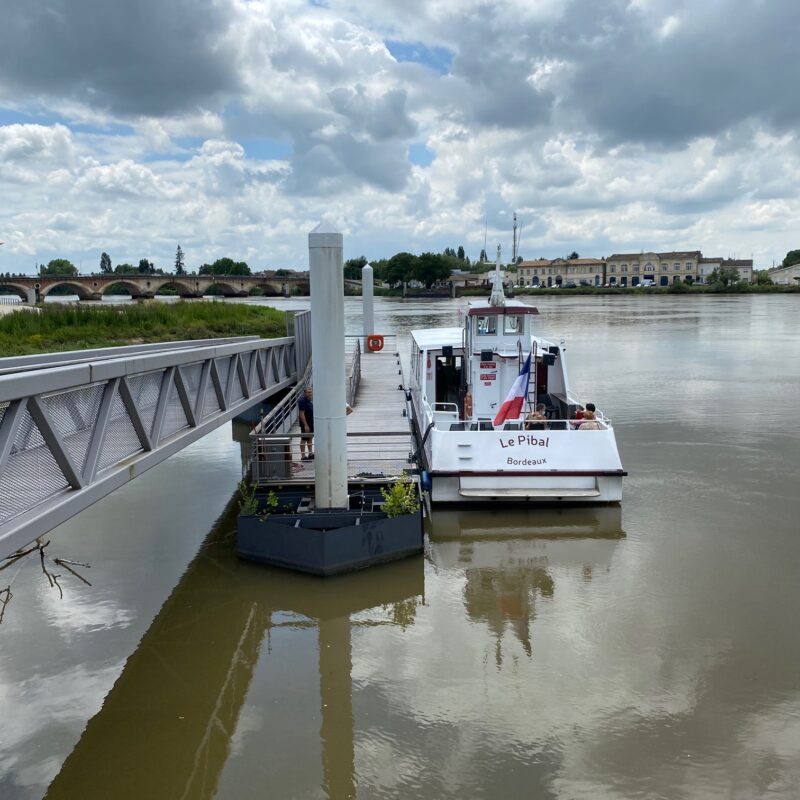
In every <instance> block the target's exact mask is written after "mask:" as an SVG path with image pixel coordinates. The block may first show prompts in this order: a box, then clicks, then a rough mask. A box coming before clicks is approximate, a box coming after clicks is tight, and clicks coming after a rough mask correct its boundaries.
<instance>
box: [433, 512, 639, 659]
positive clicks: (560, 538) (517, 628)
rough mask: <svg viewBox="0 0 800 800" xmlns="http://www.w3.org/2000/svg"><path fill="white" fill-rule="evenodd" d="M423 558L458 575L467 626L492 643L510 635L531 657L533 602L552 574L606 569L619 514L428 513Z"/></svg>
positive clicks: (546, 594) (551, 585)
mask: <svg viewBox="0 0 800 800" xmlns="http://www.w3.org/2000/svg"><path fill="white" fill-rule="evenodd" d="M428 532H429V537H430V559H431V562H432V563H433V564H434V565H435V566H436V567H437V568H439V569H442V570H445V569H447V570H449V569H456V570H461V571H463V573H464V575H465V578H466V583H465V586H464V604H465V607H466V611H467V615H468V617H469V619H470V620H471V621H472V622H483V623H484V624H486V625H487V627H488V628H489V630H490V631H491V633H492V634H493V636H494V639H495V643H496V644H495V660H496V662H497V664H498V665H500V664H501V663H502V659H503V654H502V648H501V638H502V636H503V634H504V632H505V631H506V630H508V629H510V630H512V631H513V633H514V635H515V637H516V638H517V639H518V640H519V642H520V644H521V645H522V648H523V650H524V651H525V653H526V654H527V655H529V656H530V655H532V652H533V648H532V643H531V625H532V623H533V621H534V619H535V618H536V600H537V597H538V598H548V599H549V598H552V597H553V595H554V593H555V591H556V580H557V577H558V575H559V573H564V572H565V571H569V572H575V571H579V573H580V579H581V580H583V581H590V580H591V579H592V577H593V576H594V575H595V574H597V573H598V572H599V571H602V572H605V571H607V570H608V569H609V567H610V564H611V559H612V557H613V555H614V551H615V549H616V545H617V540H619V539H621V538H623V537H624V536H625V532H624V531H623V529H622V509H621V508H620V507H619V506H617V505H615V506H602V507H595V508H563V509H531V510H522V511H520V510H515V511H512V510H505V509H501V510H498V511H490V510H477V509H475V510H472V509H470V510H466V509H463V510H459V511H440V510H438V509H437V510H436V511H435V513H434V514H433V518H432V520H429V527H428Z"/></svg>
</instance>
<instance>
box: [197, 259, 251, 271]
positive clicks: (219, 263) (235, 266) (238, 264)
mask: <svg viewBox="0 0 800 800" xmlns="http://www.w3.org/2000/svg"><path fill="white" fill-rule="evenodd" d="M200 274H201V275H250V267H248V266H247V264H246V263H245V262H244V261H234V260H233V259H232V258H228V257H227V256H226V257H225V258H218V259H217V260H216V261H215V262H214V263H213V264H203V266H202V267H200Z"/></svg>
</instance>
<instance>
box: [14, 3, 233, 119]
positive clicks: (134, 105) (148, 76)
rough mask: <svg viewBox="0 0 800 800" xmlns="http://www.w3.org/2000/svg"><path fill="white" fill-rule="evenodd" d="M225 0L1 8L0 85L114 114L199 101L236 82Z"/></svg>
mask: <svg viewBox="0 0 800 800" xmlns="http://www.w3.org/2000/svg"><path fill="white" fill-rule="evenodd" d="M232 12H233V6H232V3H231V2H228V1H227V0H214V2H202V3H197V2H193V0H175V2H170V3H162V2H159V0H141V1H140V2H136V3H108V2H105V0H30V2H26V3H13V4H10V5H9V4H7V5H6V7H5V8H4V9H3V25H2V26H0V76H1V77H0V91H1V92H2V94H4V95H6V96H14V95H15V94H18V93H22V92H24V93H30V94H31V95H33V96H35V97H39V98H42V99H43V102H47V99H48V98H49V99H52V98H58V97H64V96H65V97H68V98H72V99H74V100H76V101H79V102H81V103H84V104H86V105H88V106H91V107H94V108H98V109H107V110H109V111H111V112H114V113H117V114H123V115H124V114H147V115H155V116H161V115H167V114H173V113H176V112H179V111H183V110H191V109H194V108H196V107H197V106H205V105H207V104H209V103H210V102H212V101H213V99H214V98H215V97H216V96H217V95H219V94H221V93H224V92H228V91H233V90H234V89H235V88H236V86H237V83H238V80H237V76H236V72H235V69H234V68H233V64H234V58H233V56H234V53H235V49H234V46H233V43H231V42H228V41H227V40H226V33H227V31H228V28H229V25H230V19H231V17H232Z"/></svg>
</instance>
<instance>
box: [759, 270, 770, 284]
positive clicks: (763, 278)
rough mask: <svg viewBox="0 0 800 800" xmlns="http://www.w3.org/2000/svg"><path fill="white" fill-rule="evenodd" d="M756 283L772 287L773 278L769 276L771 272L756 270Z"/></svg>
mask: <svg viewBox="0 0 800 800" xmlns="http://www.w3.org/2000/svg"><path fill="white" fill-rule="evenodd" d="M756 283H757V284H758V285H759V286H772V285H773V283H772V278H770V276H769V270H766V269H757V270H756Z"/></svg>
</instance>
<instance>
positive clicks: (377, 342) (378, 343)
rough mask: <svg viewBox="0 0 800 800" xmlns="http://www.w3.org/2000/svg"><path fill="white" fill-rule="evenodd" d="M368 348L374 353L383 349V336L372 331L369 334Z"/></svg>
mask: <svg viewBox="0 0 800 800" xmlns="http://www.w3.org/2000/svg"><path fill="white" fill-rule="evenodd" d="M367 350H369V351H370V352H372V353H377V352H378V351H379V350H383V336H381V335H380V334H379V333H372V334H370V335H369V336H367Z"/></svg>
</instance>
